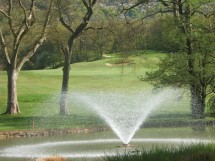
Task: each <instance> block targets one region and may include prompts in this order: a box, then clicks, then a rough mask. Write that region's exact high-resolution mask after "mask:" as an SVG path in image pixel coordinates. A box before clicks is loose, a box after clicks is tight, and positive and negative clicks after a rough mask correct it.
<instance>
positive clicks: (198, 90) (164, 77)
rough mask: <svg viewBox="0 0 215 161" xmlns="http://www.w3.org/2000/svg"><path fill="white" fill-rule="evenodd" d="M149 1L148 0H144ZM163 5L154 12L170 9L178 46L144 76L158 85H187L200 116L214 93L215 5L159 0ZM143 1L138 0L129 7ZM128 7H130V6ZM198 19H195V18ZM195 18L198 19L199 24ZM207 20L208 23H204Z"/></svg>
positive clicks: (195, 114) (199, 0) (195, 0)
mask: <svg viewBox="0 0 215 161" xmlns="http://www.w3.org/2000/svg"><path fill="white" fill-rule="evenodd" d="M147 2H148V1H147ZM159 2H160V3H161V4H162V6H163V7H164V8H161V9H160V10H158V11H156V12H155V13H164V12H165V11H168V13H172V15H173V18H174V30H175V32H177V34H176V36H177V37H176V39H177V41H179V44H180V49H179V51H178V52H177V53H176V54H175V55H171V54H170V55H169V56H168V57H167V58H166V59H163V60H162V62H161V63H160V65H159V69H158V70H156V71H154V72H151V73H148V77H147V78H146V79H145V80H148V81H156V82H159V83H160V84H161V85H173V86H176V85H177V86H179V87H181V86H184V85H185V86H188V88H189V90H190V93H191V110H192V115H193V117H194V118H203V117H204V109H205V105H206V97H207V96H208V95H211V94H212V93H214V79H215V73H214V71H213V70H212V69H213V68H214V63H215V60H214V59H215V57H214V46H215V44H214V42H215V41H214V36H212V35H214V23H212V21H211V19H212V17H214V16H215V9H214V8H211V6H212V4H213V3H214V2H212V1H211V0H207V1H203V0H173V1H172V0H169V1H166V0H165V1H164V0H159ZM143 3H146V1H145V0H143V1H139V2H138V3H137V4H135V5H134V6H132V7H136V6H138V5H141V4H143ZM132 7H131V8H132ZM197 19H198V21H197ZM198 22H200V23H199V24H198ZM206 22H207V26H206V25H205V23H206Z"/></svg>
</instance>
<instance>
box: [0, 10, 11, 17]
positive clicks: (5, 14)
mask: <svg viewBox="0 0 215 161" xmlns="http://www.w3.org/2000/svg"><path fill="white" fill-rule="evenodd" d="M0 12H1V13H2V14H3V15H4V16H5V17H6V18H7V19H10V16H9V15H8V14H7V13H6V12H5V11H3V10H1V9H0Z"/></svg>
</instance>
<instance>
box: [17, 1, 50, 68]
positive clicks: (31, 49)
mask: <svg viewBox="0 0 215 161" xmlns="http://www.w3.org/2000/svg"><path fill="white" fill-rule="evenodd" d="M52 4H53V0H51V1H50V4H49V9H48V12H47V14H46V18H45V21H44V24H43V28H42V31H41V35H40V37H39V38H38V39H37V41H36V42H35V44H34V45H33V47H32V48H30V49H29V50H28V52H27V53H26V55H25V56H24V57H23V59H21V60H20V62H18V65H17V71H20V70H21V68H22V66H23V65H24V63H25V62H26V61H28V60H29V59H30V58H31V57H32V56H33V54H34V53H35V52H36V51H37V49H38V48H39V47H40V46H41V45H42V44H43V42H44V41H45V39H46V36H45V34H46V30H47V26H48V23H49V20H50V14H51V8H52Z"/></svg>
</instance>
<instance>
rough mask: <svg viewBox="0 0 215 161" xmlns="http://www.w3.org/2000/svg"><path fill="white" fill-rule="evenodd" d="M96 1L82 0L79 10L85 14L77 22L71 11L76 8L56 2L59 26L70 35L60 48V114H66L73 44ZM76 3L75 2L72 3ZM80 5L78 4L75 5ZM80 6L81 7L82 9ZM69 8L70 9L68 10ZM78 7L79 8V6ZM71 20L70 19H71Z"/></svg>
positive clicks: (61, 0) (62, 0)
mask: <svg viewBox="0 0 215 161" xmlns="http://www.w3.org/2000/svg"><path fill="white" fill-rule="evenodd" d="M96 1H97V0H82V6H84V7H83V8H81V10H82V12H85V13H84V14H83V16H81V15H79V16H76V18H77V17H78V20H77V19H75V17H74V16H73V15H72V13H73V10H72V9H74V10H76V11H77V8H78V6H75V7H71V6H68V5H69V4H68V2H66V1H64V0H57V6H58V11H59V17H60V22H61V24H62V25H63V26H64V27H65V28H66V29H67V30H68V31H69V33H70V35H69V38H68V40H67V43H66V44H65V46H64V47H63V48H62V49H63V54H64V66H63V80H62V89H61V98H60V114H61V115H65V114H67V93H68V82H69V76H70V74H69V72H70V63H71V57H72V51H73V44H74V41H75V39H76V38H77V37H78V36H79V35H80V34H81V33H82V32H83V31H84V29H86V27H87V25H88V23H89V21H90V18H91V16H92V15H93V6H94V5H95V4H96ZM73 3H76V2H73ZM76 5H80V4H76ZM82 6H81V7H82ZM70 7H71V8H70ZM79 7H80V6H79ZM70 16H71V17H72V18H71V17H70Z"/></svg>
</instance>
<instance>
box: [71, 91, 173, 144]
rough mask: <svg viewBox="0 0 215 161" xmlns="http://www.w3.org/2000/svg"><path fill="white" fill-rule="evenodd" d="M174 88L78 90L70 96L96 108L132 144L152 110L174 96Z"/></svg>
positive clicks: (77, 102) (121, 137)
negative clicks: (152, 91) (151, 89)
mask: <svg viewBox="0 0 215 161" xmlns="http://www.w3.org/2000/svg"><path fill="white" fill-rule="evenodd" d="M173 92H175V91H173V90H164V91H161V92H158V93H156V94H150V93H147V92H142V91H140V92H139V91H138V92H137V91H136V92H133V93H129V92H125V91H120V92H119V91H111V92H107V91H105V92H104V91H90V92H75V93H72V94H71V95H70V98H69V99H70V100H73V102H74V103H75V104H82V106H87V107H89V108H91V109H93V110H94V111H95V112H96V113H97V114H98V115H99V116H100V117H101V118H102V119H103V120H105V122H106V123H107V124H108V125H109V126H110V127H111V129H112V130H113V131H114V133H115V134H116V135H117V136H118V137H119V138H120V140H121V141H122V142H123V144H124V145H128V144H129V142H130V140H131V139H132V137H133V136H134V134H135V132H136V131H137V130H138V129H139V128H140V126H141V125H142V124H143V122H144V121H145V120H146V118H147V117H148V116H149V114H150V113H151V112H152V111H153V110H154V109H155V108H156V107H159V105H161V104H162V103H163V102H164V101H167V99H171V97H172V96H174V94H173Z"/></svg>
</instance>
